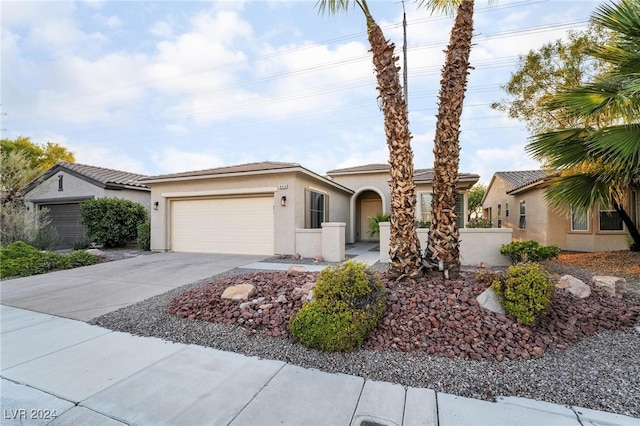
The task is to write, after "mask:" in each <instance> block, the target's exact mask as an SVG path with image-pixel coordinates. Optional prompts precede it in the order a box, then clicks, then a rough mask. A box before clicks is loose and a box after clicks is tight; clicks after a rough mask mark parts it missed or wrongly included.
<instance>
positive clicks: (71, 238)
mask: <svg viewBox="0 0 640 426" xmlns="http://www.w3.org/2000/svg"><path fill="white" fill-rule="evenodd" d="M143 177H145V176H144V175H141V174H137V173H130V172H123V171H121V170H113V169H106V168H103V167H96V166H89V165H86V164H78V163H68V162H66V161H59V162H58V163H56V164H55V165H53V166H52V167H51V168H50V169H49V170H47V171H46V172H44V173H43V174H42V175H40V176H39V177H38V178H36V179H34V180H33V181H32V182H31V183H29V184H28V185H27V186H26V187H25V190H24V191H25V202H26V205H27V208H28V209H31V210H35V209H43V208H46V209H48V210H49V218H50V219H51V224H52V225H53V226H55V227H56V230H57V231H58V241H57V244H56V247H55V248H56V249H62V248H72V247H73V244H74V243H75V242H78V241H82V240H83V239H85V230H84V226H82V224H81V223H80V205H81V204H82V203H83V202H84V201H87V200H91V199H94V198H105V197H108V198H123V199H127V200H131V201H135V202H137V203H140V204H142V205H143V206H144V207H145V208H146V209H147V210H149V208H150V189H149V187H148V186H146V185H145V184H143V183H140V182H139V180H140V179H141V178H143Z"/></svg>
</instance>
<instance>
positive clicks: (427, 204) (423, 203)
mask: <svg viewBox="0 0 640 426" xmlns="http://www.w3.org/2000/svg"><path fill="white" fill-rule="evenodd" d="M431 199H432V195H431V194H429V193H427V192H423V193H421V194H420V217H419V219H420V221H421V222H429V223H431V221H432V219H433V214H432V213H433V212H432V210H431Z"/></svg>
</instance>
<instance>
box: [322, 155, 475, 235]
mask: <svg viewBox="0 0 640 426" xmlns="http://www.w3.org/2000/svg"><path fill="white" fill-rule="evenodd" d="M327 175H328V176H329V177H330V178H331V179H333V180H334V181H335V182H337V183H340V184H342V185H344V186H346V187H348V188H351V189H352V190H353V191H354V194H353V195H352V196H351V201H350V217H349V223H350V225H351V226H350V231H351V232H350V233H347V241H348V242H356V241H366V240H370V239H371V237H369V234H368V218H369V217H371V216H374V215H375V214H377V213H385V214H386V213H390V212H391V186H390V179H391V176H390V174H389V165H388V164H369V165H365V166H358V167H349V168H345V169H337V170H331V171H329V172H327ZM479 178H480V176H478V175H476V174H470V173H460V174H459V178H458V179H459V180H458V190H459V198H458V204H457V205H456V213H457V214H458V228H464V227H465V224H466V220H467V217H466V214H465V213H464V212H466V211H467V206H468V198H467V196H466V193H467V190H468V189H469V188H471V187H472V186H473V185H474V184H475V183H476V182H477V181H478V179H479ZM414 183H415V184H416V197H417V211H416V219H417V220H418V221H419V222H421V223H422V226H426V224H427V223H430V222H431V220H432V218H431V199H432V192H433V170H432V169H416V170H415V176H414ZM375 238H378V237H374V239H375Z"/></svg>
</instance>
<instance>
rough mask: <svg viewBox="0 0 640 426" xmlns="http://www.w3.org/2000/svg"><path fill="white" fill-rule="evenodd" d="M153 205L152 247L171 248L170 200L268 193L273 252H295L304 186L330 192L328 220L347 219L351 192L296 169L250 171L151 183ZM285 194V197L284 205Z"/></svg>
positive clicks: (301, 225) (302, 224)
mask: <svg viewBox="0 0 640 426" xmlns="http://www.w3.org/2000/svg"><path fill="white" fill-rule="evenodd" d="M149 186H150V187H151V204H152V206H153V205H154V203H155V202H158V208H157V210H156V209H155V208H154V207H152V210H151V223H152V226H151V249H152V250H159V251H166V250H171V249H172V248H171V235H170V232H171V230H170V225H171V202H172V201H174V200H186V199H198V198H216V197H234V196H244V197H250V196H252V194H254V195H257V194H260V195H262V196H264V195H268V196H270V197H272V199H273V209H274V219H273V220H274V224H273V225H274V251H273V254H295V253H296V251H295V250H296V235H295V230H296V228H304V227H305V213H306V212H305V189H312V190H316V191H319V192H322V193H325V194H327V195H328V198H329V205H330V208H329V212H330V213H329V214H328V217H327V218H325V219H327V221H336V222H346V221H347V218H348V207H349V197H350V194H349V193H348V192H347V191H341V190H340V189H338V188H336V187H335V186H333V185H331V184H330V183H328V182H325V181H322V180H319V179H313V178H311V177H309V176H307V175H306V174H304V173H301V172H297V171H286V172H275V173H274V172H270V173H269V172H267V173H264V172H255V173H254V172H251V173H244V174H234V175H233V176H215V177H212V176H190V177H182V178H172V180H168V181H153V180H151V181H150V182H149ZM282 197H286V201H284V204H285V205H284V206H283V205H282V202H281V200H282Z"/></svg>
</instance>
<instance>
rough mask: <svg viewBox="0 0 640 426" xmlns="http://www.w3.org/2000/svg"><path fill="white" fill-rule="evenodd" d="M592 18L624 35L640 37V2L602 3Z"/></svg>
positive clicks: (595, 21) (634, 0)
mask: <svg viewBox="0 0 640 426" xmlns="http://www.w3.org/2000/svg"><path fill="white" fill-rule="evenodd" d="M591 20H592V21H593V22H594V23H596V24H598V25H602V26H603V27H605V28H608V29H610V30H612V31H614V32H616V33H619V34H621V35H622V36H624V37H629V38H640V3H638V1H637V0H620V1H619V2H618V3H617V4H606V3H605V4H601V5H600V6H598V7H597V8H596V10H595V12H594V13H593V15H592V17H591Z"/></svg>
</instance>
